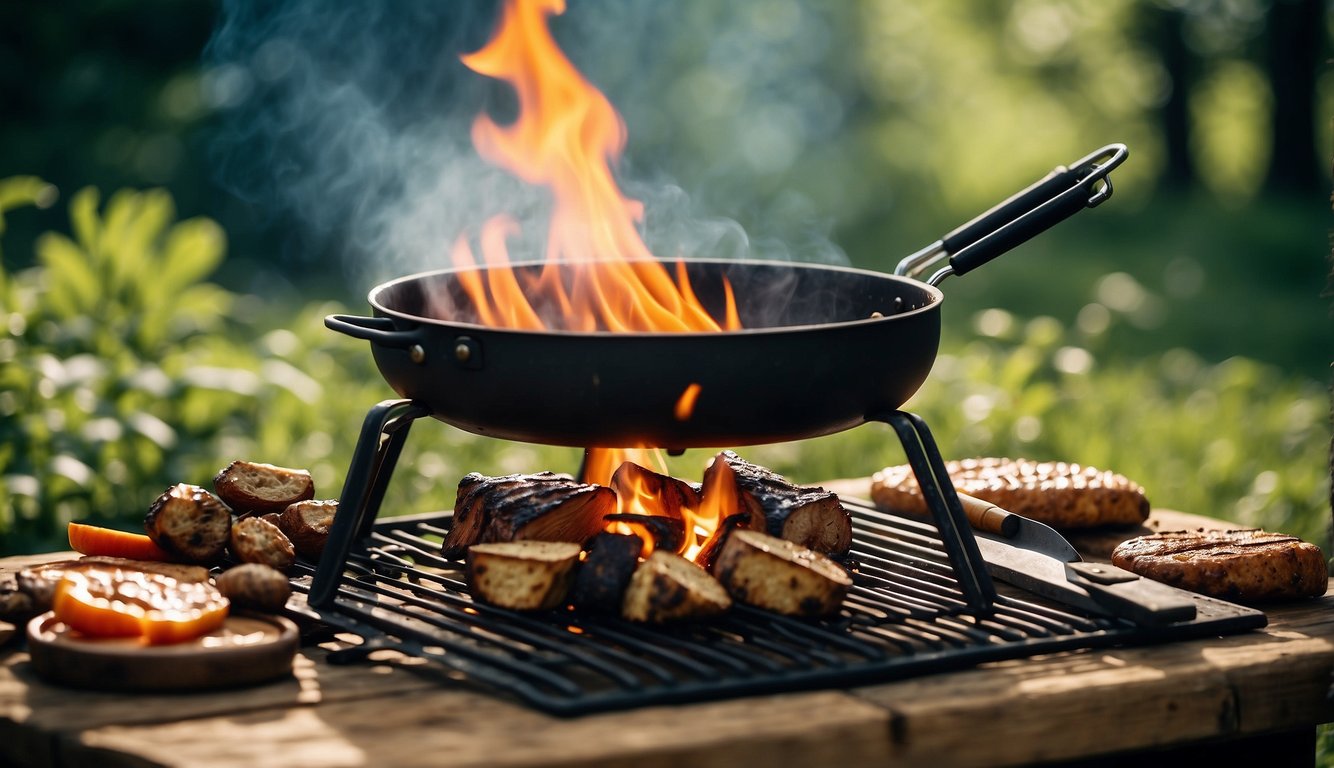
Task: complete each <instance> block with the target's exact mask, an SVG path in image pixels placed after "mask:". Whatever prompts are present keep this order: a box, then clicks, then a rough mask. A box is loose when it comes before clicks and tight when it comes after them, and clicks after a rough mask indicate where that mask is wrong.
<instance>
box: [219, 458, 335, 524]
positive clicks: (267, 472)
mask: <svg viewBox="0 0 1334 768" xmlns="http://www.w3.org/2000/svg"><path fill="white" fill-rule="evenodd" d="M213 490H214V491H216V492H217V494H218V496H220V497H221V498H222V500H223V501H225V502H227V503H228V504H229V505H231V508H232V509H234V510H236V511H237V512H238V513H244V514H256V515H263V514H266V513H269V512H282V511H283V510H284V509H287V505H289V504H295V503H296V502H298V501H305V500H306V499H313V498H315V482H314V481H313V480H311V478H310V473H309V472H307V471H306V470H304V469H289V468H287V467H278V466H274V465H273V464H261V463H258V462H253V461H233V462H232V463H231V464H228V465H227V466H226V467H224V468H223V469H222V471H221V472H219V473H218V474H217V476H216V477H214V478H213Z"/></svg>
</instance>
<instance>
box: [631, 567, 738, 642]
mask: <svg viewBox="0 0 1334 768" xmlns="http://www.w3.org/2000/svg"><path fill="white" fill-rule="evenodd" d="M731 607H732V599H731V598H730V597H728V596H727V590H725V589H723V586H722V585H721V584H719V583H718V580H717V579H715V578H713V577H712V576H710V575H709V572H708V571H706V570H704V569H703V568H701V567H699V566H698V565H695V564H694V563H692V562H690V561H689V560H687V559H685V558H684V557H681V556H680V555H676V554H673V553H671V552H667V551H664V550H661V549H659V550H657V551H655V552H654V553H653V554H651V555H649V556H648V559H647V560H645V561H644V562H642V563H640V564H639V567H638V568H637V569H635V575H634V576H632V577H630V586H629V587H628V588H627V589H626V590H625V600H624V601H623V602H622V603H621V616H623V617H625V618H627V619H629V620H631V621H644V622H651V623H655V624H660V623H664V622H669V621H683V620H691V619H704V618H708V617H710V616H717V615H718V614H720V613H723V612H724V611H726V610H727V609H728V608H731Z"/></svg>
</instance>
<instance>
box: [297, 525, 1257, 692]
mask: <svg viewBox="0 0 1334 768" xmlns="http://www.w3.org/2000/svg"><path fill="white" fill-rule="evenodd" d="M845 505H846V506H847V507H848V509H849V510H850V511H851V512H852V515H853V526H854V532H855V533H854V545H853V550H852V554H851V555H850V557H849V559H848V561H847V563H846V564H847V565H848V566H849V568H850V570H851V571H852V572H853V576H854V582H855V585H854V587H853V589H852V592H851V594H850V595H849V596H848V598H847V600H846V601H845V603H844V606H843V610H842V611H841V612H840V613H839V614H838V615H837V616H835V617H832V618H829V619H825V620H818V621H812V620H805V619H801V620H798V619H792V618H788V617H784V616H780V615H776V614H772V613H768V612H765V611H760V610H757V609H753V608H749V607H746V606H736V607H734V608H733V609H732V610H731V611H730V612H729V613H728V614H727V615H725V616H724V617H720V618H719V619H715V620H709V621H707V622H702V623H698V624H693V625H683V626H665V627H658V626H644V625H638V624H634V623H631V622H626V621H623V620H620V619H618V618H616V617H609V616H589V615H583V614H580V613H578V612H575V611H573V610H570V609H562V610H556V611H551V612H547V613H542V614H522V613H516V612H513V611H508V610H504V609H499V608H494V607H491V606H487V605H484V604H481V603H474V602H473V601H472V599H471V597H470V596H469V595H468V592H467V589H466V586H465V584H464V580H463V571H462V564H461V563H459V562H457V561H450V560H445V559H443V558H441V557H440V556H439V542H440V539H441V537H443V535H444V534H445V532H446V531H447V530H448V526H449V523H450V519H451V516H450V515H449V514H448V513H440V514H432V515H419V516H413V517H400V518H386V519H385V520H381V521H378V522H376V523H375V525H374V527H373V528H372V529H371V532H370V535H369V537H367V539H366V541H365V544H366V546H365V547H364V548H360V551H358V552H355V553H351V554H350V555H349V557H348V558H347V560H346V563H345V567H344V570H343V573H342V574H340V575H339V577H338V580H337V590H336V593H335V596H334V598H333V600H331V601H329V602H327V603H324V604H322V607H321V608H319V609H315V608H313V607H309V606H306V607H303V608H302V609H300V610H301V611H303V612H306V613H308V614H309V615H310V616H312V617H315V618H318V619H319V620H321V621H322V622H324V623H325V624H328V625H330V626H331V627H333V628H334V629H337V630H339V631H344V632H351V633H355V634H357V635H360V636H361V637H362V638H363V643H362V644H361V645H359V646H356V647H354V648H350V649H348V650H346V651H342V652H340V653H339V654H335V655H334V656H333V657H331V660H333V661H336V662H352V661H356V660H361V659H364V658H365V657H367V656H368V655H370V654H371V653H373V652H375V651H377V650H380V649H394V650H398V651H402V652H404V653H406V654H408V655H411V656H415V657H420V658H423V659H427V660H430V661H432V662H435V663H436V664H438V665H439V666H440V668H442V669H444V670H446V671H447V672H448V673H449V676H450V677H451V678H453V679H456V680H461V681H463V682H466V683H469V684H473V685H477V686H480V687H481V688H483V689H485V690H487V691H490V692H492V693H496V694H501V695H509V696H512V697H516V698H517V699H519V700H521V701H522V702H524V703H526V704H528V705H530V706H533V707H536V708H538V709H541V710H543V711H546V712H549V713H552V714H557V715H578V714H584V713H589V712H596V711H604V710H613V709H626V708H631V707H639V706H647V705H652V704H664V703H678V702H690V701H703V700H712V699H721V698H731V697H736V696H746V695H754V694H761V693H776V692H781V691H795V690H808V689H815V688H837V687H843V686H850V685H865V684H868V683H873V682H883V681H888V680H894V679H902V678H906V677H915V676H919V675H924V674H930V673H933V672H938V671H943V670H950V669H960V668H965V667H970V666H974V665H976V664H980V663H982V662H987V661H997V660H1002V659H1013V658H1021V657H1026V656H1031V655H1036V654H1039V653H1050V652H1053V651H1061V650H1070V649H1076V648H1093V647H1106V646H1112V645H1128V644H1145V643H1155V642H1167V641H1172V640H1180V639H1186V638H1191V637H1202V636H1213V635H1219V634H1229V633H1235V632H1241V631H1245V630H1248V629H1253V628H1257V627H1261V626H1264V624H1265V616H1264V614H1263V613H1260V612H1259V611H1255V610H1252V609H1248V608H1243V607H1240V606H1236V605H1232V604H1230V603H1226V602H1223V601H1219V600H1213V599H1211V598H1207V597H1203V596H1195V599H1196V601H1197V616H1196V618H1195V619H1194V620H1192V621H1189V622H1180V623H1177V624H1170V625H1166V626H1158V627H1145V626H1139V625H1136V624H1134V623H1132V622H1130V621H1128V620H1125V619H1116V618H1104V617H1095V616H1089V615H1086V614H1083V613H1080V612H1077V611H1074V610H1071V609H1068V608H1065V607H1062V606H1058V605H1056V604H1054V603H1051V602H1047V601H1045V600H1042V599H1040V598H1037V597H1034V596H1032V595H1029V594H1028V593H1025V592H1020V591H1017V590H1011V589H1008V588H1007V589H1004V590H1002V591H1001V593H1000V594H999V595H997V597H996V598H995V599H994V600H993V601H992V602H991V605H990V607H989V608H986V609H978V608H976V607H973V605H972V603H970V601H969V599H968V595H967V590H966V589H964V588H963V586H962V585H961V584H960V582H959V580H958V578H957V577H956V574H955V571H954V569H953V568H952V566H951V559H950V557H949V555H948V553H947V551H946V547H945V545H944V543H943V541H942V539H941V537H940V535H939V534H938V533H937V531H936V528H935V527H934V526H932V525H930V524H928V523H924V522H919V521H915V520H908V519H905V518H901V517H898V516H895V515H892V514H888V513H885V512H882V511H879V510H877V509H875V508H873V507H871V506H869V505H867V504H865V503H859V502H846V504H845ZM300 567H301V568H305V570H304V571H303V572H302V573H300V574H299V575H297V576H296V577H295V578H294V579H293V581H294V584H295V586H296V588H297V590H298V592H299V593H304V594H308V593H309V592H310V589H311V583H312V577H313V575H314V571H313V570H311V569H309V568H306V567H305V566H300Z"/></svg>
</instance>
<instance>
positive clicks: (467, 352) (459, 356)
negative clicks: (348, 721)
mask: <svg viewBox="0 0 1334 768" xmlns="http://www.w3.org/2000/svg"><path fill="white" fill-rule="evenodd" d="M471 357H472V347H470V346H468V345H467V344H465V343H463V342H461V341H460V342H459V343H458V344H455V345H454V359H455V360H458V361H459V362H460V363H466V362H468V360H469V359H470V358H471Z"/></svg>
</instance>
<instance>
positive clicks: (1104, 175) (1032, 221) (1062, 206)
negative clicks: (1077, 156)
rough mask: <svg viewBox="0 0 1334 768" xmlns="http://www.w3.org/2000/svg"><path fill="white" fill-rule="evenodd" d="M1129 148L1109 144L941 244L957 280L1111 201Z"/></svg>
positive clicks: (986, 214)
mask: <svg viewBox="0 0 1334 768" xmlns="http://www.w3.org/2000/svg"><path fill="white" fill-rule="evenodd" d="M1128 154H1129V151H1128V150H1127V149H1126V147H1125V145H1124V144H1110V145H1108V146H1106V147H1103V148H1102V149H1099V150H1098V151H1096V152H1093V153H1092V154H1090V155H1088V156H1087V157H1085V158H1083V159H1081V160H1080V161H1079V162H1077V163H1075V164H1074V165H1072V166H1070V167H1068V168H1067V167H1065V166H1059V167H1057V168H1056V169H1055V170H1053V171H1052V172H1051V173H1049V174H1048V175H1047V176H1046V177H1045V178H1043V179H1041V180H1039V181H1038V182H1036V183H1035V184H1033V185H1031V186H1029V187H1028V188H1027V189H1024V190H1023V191H1021V192H1019V193H1018V194H1016V195H1014V196H1012V197H1010V198H1009V199H1008V200H1006V201H1005V202H1003V203H1000V204H999V205H997V206H995V207H994V208H992V209H991V210H989V211H987V212H986V213H984V214H982V215H981V216H978V217H977V218H975V219H973V220H972V221H970V222H968V223H967V224H964V225H963V226H962V227H959V228H958V229H956V230H954V231H953V232H950V233H949V234H948V235H946V236H945V237H944V238H942V240H941V244H942V245H943V247H944V250H945V252H946V253H949V254H952V255H951V256H950V267H951V268H952V269H953V272H954V274H956V275H962V274H965V273H966V272H969V271H971V270H973V269H976V268H978V267H980V266H982V265H983V264H985V263H987V262H988V261H991V260H992V259H994V258H996V257H997V256H999V255H1001V254H1002V253H1005V252H1006V251H1008V250H1010V249H1012V248H1014V247H1016V246H1018V245H1020V244H1021V243H1024V242H1026V241H1028V240H1030V239H1032V238H1033V237H1035V236H1037V235H1039V234H1041V233H1042V232H1045V231H1047V230H1048V229H1051V228H1052V227H1053V226H1055V225H1056V224H1058V223H1060V222H1062V221H1064V220H1065V219H1068V218H1070V217H1071V216H1073V215H1074V214H1076V213H1078V212H1079V211H1081V210H1083V209H1085V208H1092V207H1094V206H1097V205H1099V204H1101V203H1102V202H1103V201H1104V200H1106V199H1107V198H1109V197H1111V195H1112V180H1111V177H1110V176H1109V174H1110V173H1111V172H1112V169H1113V168H1116V167H1117V166H1119V165H1120V164H1121V163H1122V162H1123V161H1125V159H1126V157H1127V155H1128Z"/></svg>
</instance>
